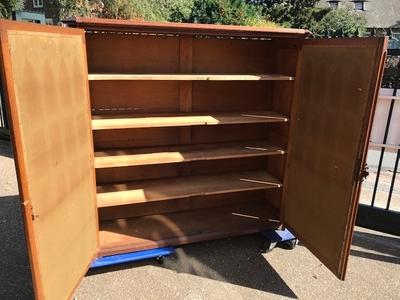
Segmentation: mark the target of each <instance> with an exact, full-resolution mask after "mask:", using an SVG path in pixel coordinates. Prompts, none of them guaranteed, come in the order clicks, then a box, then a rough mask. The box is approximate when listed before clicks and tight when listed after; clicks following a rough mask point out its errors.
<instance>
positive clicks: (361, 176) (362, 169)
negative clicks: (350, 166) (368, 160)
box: [354, 159, 369, 182]
mask: <svg viewBox="0 0 400 300" xmlns="http://www.w3.org/2000/svg"><path fill="white" fill-rule="evenodd" d="M368 175H369V172H368V165H367V164H364V165H362V164H361V159H357V164H356V168H355V172H354V181H356V182H363V181H364V180H365V179H367V177H368Z"/></svg>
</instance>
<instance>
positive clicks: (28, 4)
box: [24, 0, 53, 24]
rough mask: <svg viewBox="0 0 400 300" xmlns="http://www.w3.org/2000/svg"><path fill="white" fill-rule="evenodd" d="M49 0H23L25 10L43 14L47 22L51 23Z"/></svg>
mask: <svg viewBox="0 0 400 300" xmlns="http://www.w3.org/2000/svg"><path fill="white" fill-rule="evenodd" d="M50 3H51V1H49V0H25V9H24V11H26V12H31V13H37V14H44V15H45V20H46V23H47V24H53V19H52V11H51V4H50Z"/></svg>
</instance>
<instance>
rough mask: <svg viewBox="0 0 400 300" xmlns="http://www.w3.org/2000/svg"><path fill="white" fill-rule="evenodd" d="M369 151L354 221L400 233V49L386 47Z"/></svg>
mask: <svg viewBox="0 0 400 300" xmlns="http://www.w3.org/2000/svg"><path fill="white" fill-rule="evenodd" d="M369 146H370V147H369V151H368V159H367V162H368V167H369V171H370V176H369V177H368V178H367V179H366V180H365V181H364V182H363V185H362V189H361V197H360V206H359V212H358V218H357V224H358V225H360V226H363V227H368V228H371V229H376V230H380V231H384V232H388V233H392V234H396V235H400V180H399V176H398V173H399V164H400V50H399V49H396V50H393V49H392V50H389V51H388V57H387V62H386V68H385V73H384V79H383V83H382V89H381V92H380V96H379V98H378V103H377V108H376V111H375V116H374V123H373V127H372V134H371V142H370V144H369Z"/></svg>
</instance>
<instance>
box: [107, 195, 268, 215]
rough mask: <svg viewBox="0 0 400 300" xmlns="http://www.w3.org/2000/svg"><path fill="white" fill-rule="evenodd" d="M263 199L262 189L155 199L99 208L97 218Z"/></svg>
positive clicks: (159, 212)
mask: <svg viewBox="0 0 400 300" xmlns="http://www.w3.org/2000/svg"><path fill="white" fill-rule="evenodd" d="M263 199H265V194H264V191H246V192H236V193H226V194H221V195H208V196H197V197H188V198H183V199H172V200H168V201H157V202H151V203H140V204H135V205H120V206H114V207H104V208H99V219H100V220H101V221H102V220H113V219H119V218H129V217H138V216H146V215H152V214H161V213H169V212H175V211H182V210H191V209H199V208H206V207H210V208H211V207H216V206H221V205H227V204H235V203H243V202H253V201H259V200H263ZM266 201H268V200H266Z"/></svg>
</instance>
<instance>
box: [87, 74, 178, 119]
mask: <svg viewBox="0 0 400 300" xmlns="http://www.w3.org/2000/svg"><path fill="white" fill-rule="evenodd" d="M90 98H91V104H92V105H91V106H92V110H94V111H95V113H107V112H111V113H116V112H115V110H118V113H123V112H124V111H126V112H128V113H147V112H176V111H179V82H178V81H134V80H132V81H130V80H127V81H125V80H124V81H118V80H117V81H97V80H95V81H91V82H90Z"/></svg>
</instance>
